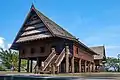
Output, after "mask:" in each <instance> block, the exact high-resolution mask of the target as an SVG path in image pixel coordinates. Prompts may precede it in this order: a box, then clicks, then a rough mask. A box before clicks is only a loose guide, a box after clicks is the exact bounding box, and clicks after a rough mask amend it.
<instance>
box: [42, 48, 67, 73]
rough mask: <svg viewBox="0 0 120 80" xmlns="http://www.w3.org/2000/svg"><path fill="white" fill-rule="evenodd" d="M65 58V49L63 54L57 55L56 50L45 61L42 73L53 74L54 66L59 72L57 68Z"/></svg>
mask: <svg viewBox="0 0 120 80" xmlns="http://www.w3.org/2000/svg"><path fill="white" fill-rule="evenodd" d="M64 58H65V48H64V49H63V50H62V52H61V53H60V54H59V55H57V54H56V52H55V50H53V51H52V52H51V54H50V55H49V56H48V57H47V59H46V60H45V61H44V67H43V68H42V71H41V72H42V73H51V72H52V70H51V69H53V68H52V66H53V65H54V66H55V71H57V68H58V67H59V65H60V64H61V62H62V61H63V59H64Z"/></svg>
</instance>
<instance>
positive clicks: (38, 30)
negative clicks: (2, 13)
mask: <svg viewBox="0 0 120 80" xmlns="http://www.w3.org/2000/svg"><path fill="white" fill-rule="evenodd" d="M33 14H34V16H36V17H35V18H37V20H34V21H31V23H30V20H31V19H32V18H31V17H34V16H33ZM34 23H37V24H34ZM31 24H32V25H31ZM43 27H44V28H43ZM55 36H56V37H61V38H66V39H69V40H75V41H77V39H76V38H75V37H74V36H73V35H72V34H70V33H69V32H68V31H66V30H64V29H63V28H62V27H60V26H59V25H57V24H56V23H55V22H53V21H52V20H51V19H49V18H47V17H46V16H44V15H43V14H42V13H41V12H39V11H38V10H37V9H36V8H35V7H34V5H32V6H31V9H30V11H29V13H28V15H27V17H26V19H25V22H24V24H23V25H22V27H21V29H20V30H19V32H18V34H17V36H16V38H15V40H14V42H13V44H12V46H11V48H13V49H14V48H15V46H16V45H17V43H20V42H25V41H31V40H37V39H41V38H48V37H55Z"/></svg>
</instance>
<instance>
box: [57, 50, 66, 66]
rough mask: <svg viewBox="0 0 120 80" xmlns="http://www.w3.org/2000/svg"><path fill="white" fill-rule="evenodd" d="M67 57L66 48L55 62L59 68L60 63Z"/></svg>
mask: <svg viewBox="0 0 120 80" xmlns="http://www.w3.org/2000/svg"><path fill="white" fill-rule="evenodd" d="M64 57H65V48H64V49H63V50H62V52H61V53H60V55H59V56H58V58H57V59H56V61H55V64H56V66H59V65H60V63H61V62H62V60H63V59H64Z"/></svg>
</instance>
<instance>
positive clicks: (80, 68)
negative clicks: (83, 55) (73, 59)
mask: <svg viewBox="0 0 120 80" xmlns="http://www.w3.org/2000/svg"><path fill="white" fill-rule="evenodd" d="M79 72H80V73H81V59H79Z"/></svg>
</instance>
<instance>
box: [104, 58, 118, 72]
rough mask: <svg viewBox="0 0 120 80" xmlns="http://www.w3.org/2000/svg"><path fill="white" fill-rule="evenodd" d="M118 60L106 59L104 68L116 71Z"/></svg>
mask: <svg viewBox="0 0 120 80" xmlns="http://www.w3.org/2000/svg"><path fill="white" fill-rule="evenodd" d="M118 62H119V61H118V59H117V58H114V57H107V59H106V64H105V65H106V68H107V69H110V68H113V69H114V71H118V66H119V65H118Z"/></svg>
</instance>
